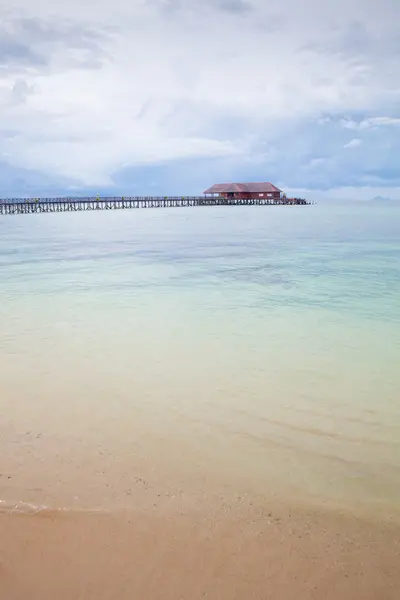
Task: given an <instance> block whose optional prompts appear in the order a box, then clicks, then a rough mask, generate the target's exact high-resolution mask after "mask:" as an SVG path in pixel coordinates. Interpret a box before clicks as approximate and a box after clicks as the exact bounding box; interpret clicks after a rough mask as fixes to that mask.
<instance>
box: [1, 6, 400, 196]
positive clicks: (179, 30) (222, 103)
mask: <svg viewBox="0 0 400 600" xmlns="http://www.w3.org/2000/svg"><path fill="white" fill-rule="evenodd" d="M7 2H9V5H8V7H7ZM5 3H6V4H4V2H3V6H5V8H3V9H2V11H3V14H0V16H2V17H3V18H2V23H3V25H2V26H3V29H4V32H6V34H7V40H8V44H9V48H11V50H9V54H8V57H9V58H8V64H7V65H3V67H2V65H1V63H0V106H1V112H0V130H7V131H8V132H10V131H12V132H13V135H12V136H11V137H10V136H8V137H7V136H5V135H3V136H2V137H1V139H0V151H1V152H3V153H6V154H7V160H8V161H9V162H10V164H11V165H12V166H14V167H20V168H21V167H23V168H30V169H35V170H39V171H41V172H43V173H47V172H48V173H52V174H56V175H59V176H63V177H67V178H70V179H71V180H74V181H76V182H78V183H81V184H82V185H107V184H109V183H110V182H111V180H112V175H113V173H114V172H115V171H116V170H118V169H119V168H120V167H121V166H122V165H141V164H158V163H160V162H164V161H168V160H176V159H179V158H188V157H221V156H228V157H229V156H234V157H235V158H238V157H242V160H243V161H245V160H246V159H248V158H249V157H251V156H252V152H253V147H254V145H256V144H257V143H259V142H260V140H261V139H263V140H264V141H267V142H268V141H269V140H272V139H273V138H274V136H275V137H276V136H277V135H279V131H280V128H281V129H282V131H286V130H287V128H288V127H290V123H291V122H292V121H298V120H301V119H306V118H309V117H315V118H316V119H320V120H321V119H322V120H324V122H325V123H329V122H330V121H329V119H330V117H327V116H326V115H327V114H344V113H347V114H351V113H352V112H353V111H360V110H361V111H364V112H366V113H368V114H389V109H390V107H392V106H394V105H396V102H399V101H400V88H399V85H398V74H397V73H398V70H396V69H398V55H397V54H396V53H395V52H394V51H393V48H392V49H391V47H390V45H389V41H393V40H394V41H395V40H397V22H398V20H399V19H400V3H397V2H393V1H392V0H381V2H380V3H379V6H378V5H377V4H376V2H375V1H374V0H354V1H353V2H351V3H350V2H348V1H347V0H346V1H345V0H337V2H336V3H327V2H323V3H315V0H286V1H282V0H279V1H278V0H271V1H270V2H268V3H266V2H265V1H264V0H253V1H251V0H249V1H248V2H245V1H244V0H215V1H212V0H192V2H179V1H178V0H176V1H174V0H148V1H147V0H134V1H133V2H129V1H128V0H114V1H113V2H109V1H108V0H107V1H106V0H97V2H91V3H84V2H82V1H81V0H79V1H78V0H69V1H68V2H65V1H62V0H41V2H40V3H32V2H31V1H30V0H5ZM396 15H397V17H398V19H397V18H396ZM21 16H22V17H23V18H24V19H25V21H24V24H23V26H21V23H20V22H19V21H18V19H17V17H18V18H20V17H21ZM354 22H357V23H358V24H359V27H360V28H361V30H362V32H363V36H364V37H363V38H362V40H361V41H360V40H359V41H358V42H357V40H355V39H354V36H353V35H351V32H352V29H351V27H352V23H354ZM52 31H53V32H54V35H52ZM363 40H364V41H363ZM365 40H367V43H365ZM379 41H382V44H381V46H380V47H381V48H382V49H381V51H380V52H381V53H382V54H381V55H380V56H379V60H378V57H376V56H375V55H374V53H373V52H372V54H370V53H369V48H370V47H371V48H372V49H373V48H375V47H376V45H375V44H376V42H379ZM357 43H358V44H359V45H357ZM393 43H394V42H393ZM385 44H386V45H385ZM11 51H12V52H13V53H14V54H13V56H14V58H15V60H13V61H11V58H10V57H11V54H10V52H11ZM227 119H230V120H232V122H234V121H242V122H244V123H245V125H246V129H247V133H246V134H243V133H239V134H237V135H233V134H232V133H230V132H229V131H226V129H225V130H224V132H223V133H222V132H221V131H220V128H219V124H220V122H221V121H222V120H227ZM382 119H386V122H383V121H382ZM389 120H390V121H392V122H391V123H389ZM397 121H400V119H395V118H391V119H390V118H389V117H374V118H369V119H364V120H361V121H359V122H357V121H355V120H352V119H349V120H347V121H346V123H347V124H345V123H343V126H344V127H346V128H348V129H355V130H357V129H367V128H369V127H375V126H383V125H394V124H397ZM321 122H322V121H321ZM394 122H396V123H394ZM355 145H356V140H352V141H351V142H350V144H349V145H347V147H355ZM358 145H359V144H358Z"/></svg>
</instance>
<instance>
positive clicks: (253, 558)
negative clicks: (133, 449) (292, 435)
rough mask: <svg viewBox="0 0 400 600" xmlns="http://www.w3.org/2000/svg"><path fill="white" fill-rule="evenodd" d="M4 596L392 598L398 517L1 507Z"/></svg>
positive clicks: (35, 599) (249, 509)
mask: <svg viewBox="0 0 400 600" xmlns="http://www.w3.org/2000/svg"><path fill="white" fill-rule="evenodd" d="M0 531H1V535H0V598H1V599H4V600H54V598H57V599H58V600H72V599H73V600H125V599H126V600H132V599H134V598H135V599H136V598H137V599H140V600H155V599H157V598H160V599H161V598H162V599H163V600H169V599H170V600H177V599H179V598H182V599H190V600H196V599H197V598H209V599H212V600H217V599H221V600H222V599H223V600H231V599H240V600H242V599H243V600H250V599H269V598H271V599H273V600H306V599H307V600H308V599H314V598H315V599H316V598H318V599H319V598H324V599H325V600H333V599H335V600H336V599H338V598H340V599H341V600H354V599H356V598H357V599H360V600H361V599H362V600H395V599H397V598H398V597H399V595H398V594H399V589H400V542H399V540H400V527H399V526H398V525H391V524H388V523H386V524H377V523H371V522H366V521H361V520H358V519H356V518H353V517H350V516H344V515H338V514H332V513H329V514H328V513H325V514H324V513H322V512H313V513H311V512H309V513H306V512H302V511H300V510H298V511H295V512H293V511H290V512H289V510H288V509H283V508H281V509H277V508H274V509H271V507H269V508H268V507H262V508H260V507H256V506H254V505H253V506H252V505H251V504H250V503H248V504H247V505H237V506H233V505H232V506H229V507H227V506H225V507H219V509H215V508H212V507H210V508H209V509H208V508H207V509H205V508H203V509H201V510H199V509H196V510H194V509H193V510H186V511H185V510H182V506H179V507H178V506H174V505H173V503H169V505H168V506H165V507H155V508H154V507H153V508H151V509H150V508H149V509H147V510H142V509H138V510H137V511H136V512H133V511H131V512H124V513H114V514H96V513H94V512H92V513H84V512H81V513H79V512H75V513H74V512H56V511H43V512H41V513H38V514H17V513H10V512H7V511H3V512H2V513H0Z"/></svg>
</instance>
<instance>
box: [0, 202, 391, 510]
mask: <svg viewBox="0 0 400 600" xmlns="http://www.w3.org/2000/svg"><path fill="white" fill-rule="evenodd" d="M399 231H400V210H399V208H396V207H391V206H389V207H384V208H381V207H376V206H373V207H371V206H361V207H349V208H348V207H340V208H338V207H336V208H332V207H329V208H328V207H318V206H314V207H291V208H290V209H288V208H286V207H282V208H281V209H278V208H270V207H251V208H249V207H246V208H243V209H242V208H238V207H232V208H225V207H219V208H211V209H201V210H197V209H188V210H173V211H169V212H168V211H163V210H159V211H145V210H143V211H131V212H128V211H127V212H121V213H114V214H108V213H100V214H83V213H82V214H76V215H74V214H62V215H33V216H23V217H18V218H13V217H4V218H2V220H1V221H0V234H1V238H0V273H1V289H0V318H1V320H0V331H1V338H0V339H1V341H0V344H1V345H0V358H1V366H0V369H1V380H0V444H1V453H2V457H3V461H2V472H1V475H2V476H1V478H0V500H3V501H5V502H16V503H18V502H26V503H33V504H34V505H39V504H40V505H41V504H43V505H50V506H57V505H66V504H67V505H71V506H72V505H74V506H101V507H104V508H110V507H111V508H112V507H117V506H118V507H126V506H130V505H131V503H132V497H133V495H135V498H137V494H138V490H139V492H140V493H143V494H144V495H143V498H144V499H145V498H146V497H147V496H146V494H149V493H150V494H153V493H154V494H157V495H159V494H160V493H161V491H162V493H165V494H170V495H171V496H175V495H177V494H189V493H194V494H195V493H206V492H207V491H209V492H210V493H211V491H215V493H226V494H242V493H254V494H255V495H256V494H257V495H260V496H264V497H271V498H272V497H274V498H280V497H282V498H283V497H288V495H290V498H292V499H293V498H297V499H298V500H299V501H302V502H312V503H316V504H328V505H333V506H340V507H343V508H346V509H350V510H351V509H353V508H356V507H357V509H359V507H360V506H363V507H364V508H365V510H369V511H371V512H372V511H374V512H375V513H378V512H380V513H382V514H386V515H387V514H391V515H393V516H396V515H397V516H398V515H399V508H400V491H399V490H400V402H399V388H400V385H399V384H400V375H399V374H398V364H400V304H399V298H400V239H399ZM3 471H4V472H3Z"/></svg>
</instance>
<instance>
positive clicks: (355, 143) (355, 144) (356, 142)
mask: <svg viewBox="0 0 400 600" xmlns="http://www.w3.org/2000/svg"><path fill="white" fill-rule="evenodd" d="M361 144H362V141H361V140H360V139H359V138H353V139H352V140H350V142H348V143H347V144H345V145H344V146H343V147H344V148H358V147H359V146H361Z"/></svg>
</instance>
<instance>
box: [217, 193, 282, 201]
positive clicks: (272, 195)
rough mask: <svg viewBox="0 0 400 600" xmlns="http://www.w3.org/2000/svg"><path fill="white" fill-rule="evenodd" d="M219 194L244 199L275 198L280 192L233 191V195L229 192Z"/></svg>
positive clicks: (278, 196)
mask: <svg viewBox="0 0 400 600" xmlns="http://www.w3.org/2000/svg"><path fill="white" fill-rule="evenodd" d="M221 196H223V197H224V198H232V197H233V198H241V199H245V198H271V200H272V199H275V200H277V199H278V198H280V196H281V194H280V192H264V193H261V192H234V193H233V196H232V195H231V194H229V193H228V192H223V193H222V194H221Z"/></svg>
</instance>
